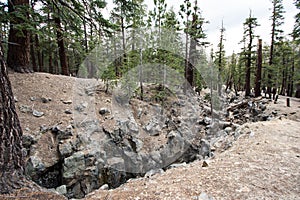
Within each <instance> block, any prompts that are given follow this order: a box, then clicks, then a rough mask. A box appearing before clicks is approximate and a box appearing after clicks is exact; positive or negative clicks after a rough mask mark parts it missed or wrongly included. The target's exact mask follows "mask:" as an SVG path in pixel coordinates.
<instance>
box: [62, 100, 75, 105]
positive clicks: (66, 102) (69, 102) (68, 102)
mask: <svg viewBox="0 0 300 200" xmlns="http://www.w3.org/2000/svg"><path fill="white" fill-rule="evenodd" d="M63 103H64V104H68V105H69V104H72V103H73V102H72V100H70V99H69V100H65V101H63Z"/></svg>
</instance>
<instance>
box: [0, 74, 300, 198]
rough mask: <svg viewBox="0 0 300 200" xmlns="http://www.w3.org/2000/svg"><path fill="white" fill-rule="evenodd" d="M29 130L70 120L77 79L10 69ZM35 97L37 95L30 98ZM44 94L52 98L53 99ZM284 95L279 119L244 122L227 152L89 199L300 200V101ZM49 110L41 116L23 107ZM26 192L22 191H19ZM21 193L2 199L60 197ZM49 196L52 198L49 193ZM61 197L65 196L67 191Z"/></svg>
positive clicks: (272, 108) (271, 108) (270, 107)
mask: <svg viewBox="0 0 300 200" xmlns="http://www.w3.org/2000/svg"><path fill="white" fill-rule="evenodd" d="M10 80H11V82H12V86H13V91H14V94H15V96H16V98H17V100H18V102H17V103H16V106H17V111H18V114H19V117H20V121H21V125H22V128H23V130H24V133H25V134H26V133H32V132H34V131H38V130H39V128H40V126H41V125H43V124H45V125H47V126H51V125H54V124H56V123H62V124H65V125H68V124H70V121H72V117H73V116H72V115H70V114H66V113H65V110H67V109H70V110H72V105H70V104H65V103H63V102H64V101H68V100H72V87H73V83H74V78H71V77H62V76H55V75H49V74H40V73H35V74H10ZM31 97H34V100H32V99H30V98H31ZM42 98H50V99H51V101H49V102H47V103H43V102H42ZM285 101H286V97H283V96H280V98H279V100H278V102H277V104H274V103H270V104H268V108H267V112H270V113H271V112H276V113H277V119H274V120H272V121H268V122H258V123H250V124H245V125H243V131H244V132H245V134H243V135H242V136H241V137H240V138H239V139H238V140H237V141H236V142H235V143H234V145H233V146H232V147H231V148H230V149H228V150H227V151H225V152H223V153H220V154H217V155H216V156H215V157H214V158H213V159H211V160H209V161H207V163H208V166H206V167H204V166H203V165H205V164H203V161H196V162H193V163H191V164H187V165H182V166H180V167H177V168H172V169H170V170H167V171H165V172H163V173H161V174H156V175H153V176H151V177H145V178H139V179H133V180H129V181H128V182H127V183H125V184H124V185H122V186H120V187H119V188H117V189H114V190H97V191H94V192H93V193H91V194H89V195H88V196H87V197H86V198H85V199H87V200H94V199H99V200H100V199H136V200H138V199H147V200H148V199H153V200H154V199H155V200H156V199H172V200H173V199H287V200H289V199H300V195H299V194H300V129H299V128H300V100H299V99H294V98H292V99H291V107H286V105H285ZM21 105H26V106H29V107H31V108H33V109H36V110H38V111H42V112H44V116H42V117H40V118H36V117H34V116H32V114H31V113H23V112H21V111H20V109H19V107H20V106H21ZM19 194H20V193H19ZM34 194H35V193H24V192H23V193H22V195H18V193H16V194H15V196H10V197H5V198H4V197H3V196H0V199H49V198H50V199H57V198H58V197H53V196H51V195H49V194H42V193H39V195H36V196H35V195H34ZM48 197H49V198H48ZM60 198H62V199H63V197H62V196H60Z"/></svg>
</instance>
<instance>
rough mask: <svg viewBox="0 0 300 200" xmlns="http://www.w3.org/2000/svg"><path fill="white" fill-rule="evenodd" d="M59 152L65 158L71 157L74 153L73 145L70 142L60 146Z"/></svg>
mask: <svg viewBox="0 0 300 200" xmlns="http://www.w3.org/2000/svg"><path fill="white" fill-rule="evenodd" d="M58 151H59V153H60V155H61V156H62V157H63V158H65V157H68V156H71V155H72V153H73V152H74V150H73V145H72V143H71V142H70V141H65V142H63V143H61V144H59V146H58Z"/></svg>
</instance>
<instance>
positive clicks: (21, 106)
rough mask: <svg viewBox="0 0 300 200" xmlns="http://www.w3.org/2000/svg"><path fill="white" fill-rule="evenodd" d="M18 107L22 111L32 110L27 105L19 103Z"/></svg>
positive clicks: (29, 111) (28, 111)
mask: <svg viewBox="0 0 300 200" xmlns="http://www.w3.org/2000/svg"><path fill="white" fill-rule="evenodd" d="M19 109H20V111H21V112H22V113H31V112H32V108H31V107H30V106H27V105H20V107H19Z"/></svg>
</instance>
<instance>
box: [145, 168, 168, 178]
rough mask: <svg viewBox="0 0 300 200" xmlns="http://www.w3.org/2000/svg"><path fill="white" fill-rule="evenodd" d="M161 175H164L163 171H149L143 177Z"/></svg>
mask: <svg viewBox="0 0 300 200" xmlns="http://www.w3.org/2000/svg"><path fill="white" fill-rule="evenodd" d="M162 173H164V170H163V169H151V170H150V171H148V172H147V173H146V174H145V177H147V178H150V177H151V176H154V175H156V174H162Z"/></svg>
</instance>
